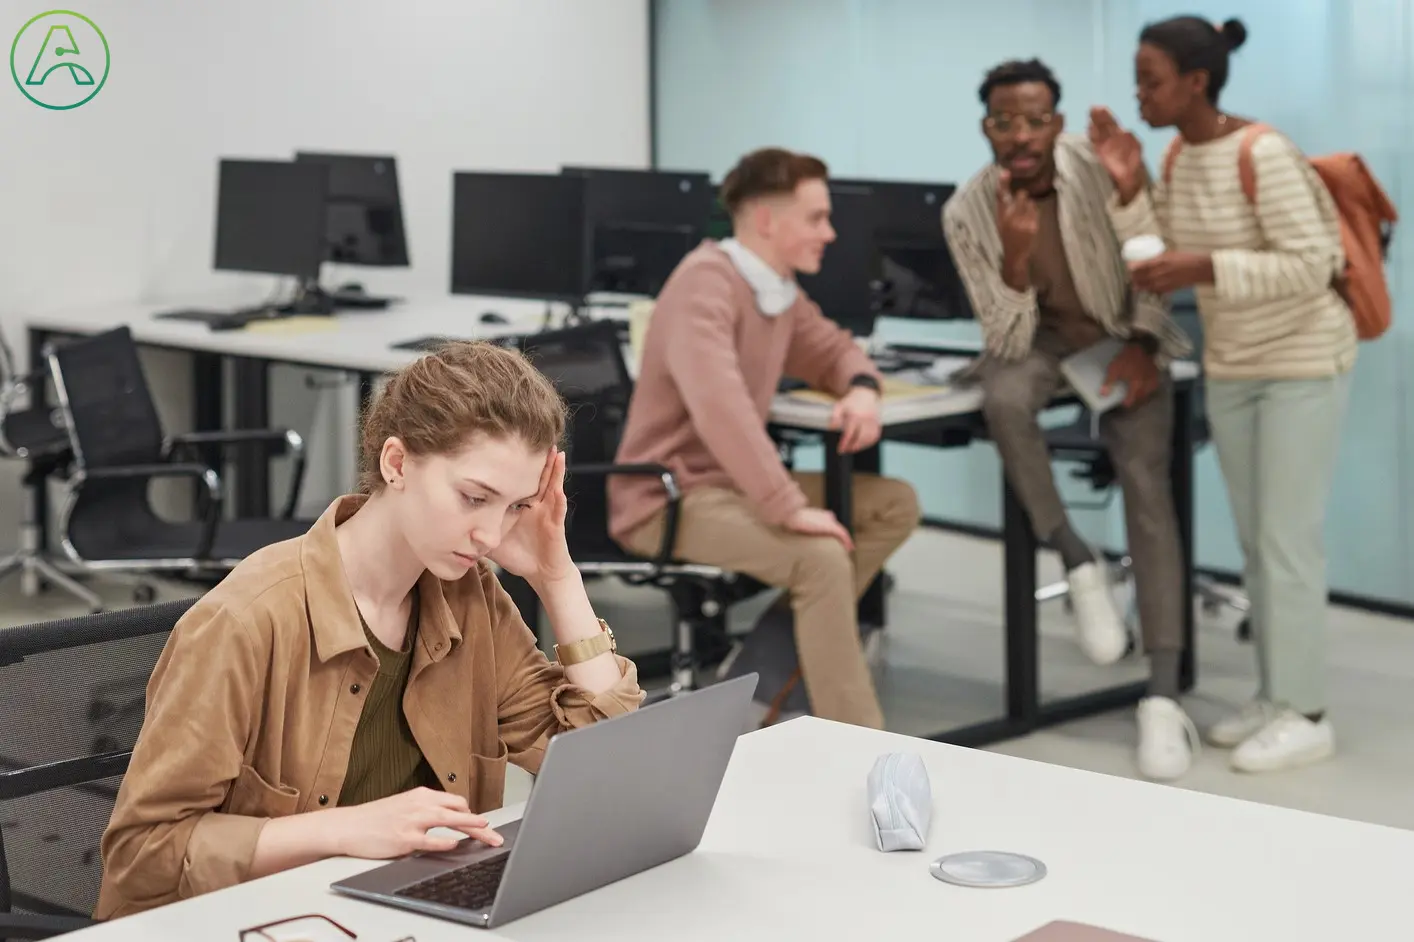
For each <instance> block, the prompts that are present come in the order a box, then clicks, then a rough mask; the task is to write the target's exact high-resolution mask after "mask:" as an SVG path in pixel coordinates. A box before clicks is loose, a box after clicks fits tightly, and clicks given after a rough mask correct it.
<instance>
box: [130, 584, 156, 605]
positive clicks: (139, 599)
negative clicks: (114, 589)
mask: <svg viewBox="0 0 1414 942" xmlns="http://www.w3.org/2000/svg"><path fill="white" fill-rule="evenodd" d="M156 599H157V589H156V587H154V586H150V585H148V584H147V583H145V582H144V583H142V584H141V585H139V586H137V588H135V589H133V601H134V602H136V603H138V604H139V605H151V604H152V603H153V602H154V601H155V600H156Z"/></svg>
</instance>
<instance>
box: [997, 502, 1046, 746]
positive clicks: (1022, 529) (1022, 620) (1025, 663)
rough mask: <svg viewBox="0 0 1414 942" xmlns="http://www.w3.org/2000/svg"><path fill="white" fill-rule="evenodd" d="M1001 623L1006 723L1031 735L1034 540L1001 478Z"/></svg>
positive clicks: (1037, 696)
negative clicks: (1004, 651) (1004, 640)
mask: <svg viewBox="0 0 1414 942" xmlns="http://www.w3.org/2000/svg"><path fill="white" fill-rule="evenodd" d="M1002 488H1003V497H1002V541H1003V554H1004V562H1003V573H1004V575H1003V579H1004V583H1003V589H1002V592H1003V594H1004V596H1005V600H1004V603H1003V613H1004V614H1003V617H1004V618H1005V619H1006V715H1007V720H1008V721H1010V722H1012V723H1016V724H1020V727H1021V728H1023V729H1030V728H1032V727H1033V726H1034V724H1035V723H1036V721H1037V719H1038V717H1039V715H1040V711H1041V673H1040V659H1041V650H1040V649H1041V641H1040V635H1039V628H1038V626H1037V623H1036V552H1037V542H1036V534H1035V533H1033V532H1032V530H1031V518H1030V517H1029V516H1028V515H1027V513H1026V508H1025V507H1024V506H1023V505H1022V503H1021V498H1020V497H1018V496H1017V494H1016V492H1015V491H1014V490H1012V488H1011V485H1010V484H1008V483H1006V481H1005V476H1003V484H1002Z"/></svg>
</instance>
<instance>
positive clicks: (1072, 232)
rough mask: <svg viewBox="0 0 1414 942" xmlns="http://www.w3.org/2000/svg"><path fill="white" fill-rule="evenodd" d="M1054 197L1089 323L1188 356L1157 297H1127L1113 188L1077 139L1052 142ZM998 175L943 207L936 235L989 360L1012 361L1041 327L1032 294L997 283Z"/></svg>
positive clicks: (982, 178) (983, 176) (979, 179)
mask: <svg viewBox="0 0 1414 942" xmlns="http://www.w3.org/2000/svg"><path fill="white" fill-rule="evenodd" d="M1055 159H1056V198H1057V200H1058V201H1059V205H1058V209H1059V216H1060V227H1061V242H1062V243H1063V244H1064V246H1065V254H1066V258H1067V259H1068V260H1069V262H1070V274H1071V277H1072V278H1073V279H1074V280H1075V289H1076V292H1077V293H1078V294H1079V296H1080V300H1081V302H1082V303H1083V304H1084V305H1085V310H1087V311H1088V312H1089V313H1090V315H1091V316H1092V317H1094V318H1095V320H1096V321H1098V322H1099V324H1100V325H1101V326H1102V327H1103V328H1104V329H1105V331H1106V332H1107V333H1109V334H1110V335H1111V336H1115V337H1130V336H1134V335H1135V334H1137V333H1148V334H1151V335H1153V336H1154V337H1156V338H1158V340H1159V349H1160V351H1161V353H1162V354H1163V355H1164V356H1165V357H1181V356H1184V355H1186V354H1187V353H1189V352H1190V350H1191V349H1192V346H1191V344H1190V343H1189V341H1188V338H1187V336H1186V335H1185V334H1184V333H1183V332H1182V331H1181V330H1179V329H1178V327H1177V325H1175V324H1174V323H1173V321H1172V319H1170V317H1169V312H1168V305H1167V303H1166V301H1165V300H1164V299H1163V298H1160V297H1158V296H1156V295H1152V294H1147V293H1144V292H1137V291H1134V290H1133V288H1132V286H1131V285H1130V282H1129V271H1128V269H1127V268H1126V266H1125V263H1124V260H1123V259H1122V258H1121V257H1120V253H1119V249H1120V243H1119V240H1118V238H1117V237H1116V235H1115V231H1114V227H1113V225H1112V224H1111V221H1110V216H1109V212H1108V206H1109V200H1110V196H1111V194H1113V193H1114V183H1113V182H1112V181H1111V180H1110V176H1109V174H1108V173H1107V172H1106V171H1105V168H1104V167H1102V166H1101V165H1100V162H1099V160H1098V159H1097V158H1096V157H1095V153H1094V151H1093V150H1092V149H1091V147H1090V142H1089V141H1088V140H1086V139H1085V138H1083V137H1080V136H1077V135H1071V134H1062V135H1060V136H1059V137H1058V138H1057V139H1056V149H1055ZM999 175H1000V169H999V168H998V167H997V166H996V165H995V164H992V165H988V166H987V167H986V168H984V169H983V170H982V171H981V172H979V173H978V174H977V175H976V176H974V177H973V178H972V179H971V180H969V181H968V182H967V183H966V184H964V185H963V186H962V187H961V188H960V189H958V191H957V192H956V193H954V194H953V196H952V198H951V199H949V200H948V201H947V202H946V203H945V204H944V205H943V232H944V233H945V235H946V236H947V240H948V246H949V248H950V249H951V250H952V254H953V259H954V262H955V263H956V265H957V270H958V273H959V274H960V275H961V276H962V283H963V285H964V286H965V287H966V288H967V293H968V297H969V298H970V299H971V301H972V309H973V311H974V312H975V313H976V315H977V320H978V321H979V323H980V324H981V326H982V335H983V338H984V341H985V343H986V352H987V354H988V355H989V356H992V357H996V358H998V359H1003V360H1019V359H1021V358H1022V357H1024V356H1026V354H1027V353H1029V352H1030V350H1031V345H1032V341H1033V339H1034V338H1035V335H1036V326H1037V324H1038V322H1039V321H1040V313H1039V309H1038V308H1037V306H1036V292H1035V291H1034V290H1033V289H1029V288H1028V289H1027V290H1026V291H1016V290H1015V289H1013V288H1011V287H1010V286H1008V285H1007V284H1006V283H1005V282H1004V281H1002V240H1001V234H1000V233H999V232H998V231H997V182H998V177H999Z"/></svg>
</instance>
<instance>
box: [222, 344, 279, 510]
mask: <svg viewBox="0 0 1414 942" xmlns="http://www.w3.org/2000/svg"><path fill="white" fill-rule="evenodd" d="M231 369H232V373H233V377H232V378H233V385H234V387H235V393H236V401H235V427H236V428H237V429H265V428H269V427H270V382H269V374H270V364H269V363H267V362H265V361H264V360H252V359H249V358H247V357H234V358H232V360H231ZM234 493H235V516H236V517H237V518H238V519H239V518H248V517H269V516H270V514H271V512H272V511H271V509H270V454H269V452H267V451H265V450H264V449H260V448H242V449H239V450H238V454H237V455H236V487H235V492H234Z"/></svg>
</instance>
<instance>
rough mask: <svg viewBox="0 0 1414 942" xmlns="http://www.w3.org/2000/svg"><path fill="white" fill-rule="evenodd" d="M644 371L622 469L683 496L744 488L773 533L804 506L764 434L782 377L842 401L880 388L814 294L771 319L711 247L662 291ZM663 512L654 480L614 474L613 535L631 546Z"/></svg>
mask: <svg viewBox="0 0 1414 942" xmlns="http://www.w3.org/2000/svg"><path fill="white" fill-rule="evenodd" d="M642 363H643V365H642V368H641V369H640V371H639V376H638V382H637V385H636V387H635V389H634V394H633V401H632V403H631V404H630V406H629V410H628V421H627V425H626V428H625V429H624V435H623V440H622V441H621V442H620V444H619V452H618V461H619V462H620V463H622V464H638V463H651V464H661V465H664V466H665V467H667V468H668V469H669V470H671V471H672V472H673V474H674V475H675V476H676V478H677V481H678V484H679V486H680V487H682V489H683V490H684V491H687V490H690V489H692V488H694V487H703V486H714V487H729V488H734V489H736V490H737V491H740V492H741V493H742V494H744V495H745V496H746V497H747V499H748V500H750V502H751V503H752V504H753V505H754V506H755V507H756V509H757V511H758V512H759V513H760V515H761V518H762V519H763V520H764V521H765V522H766V523H770V524H780V523H782V522H784V521H785V520H786V519H787V518H788V517H790V515H791V514H793V513H794V512H795V511H796V510H797V509H799V508H800V507H803V506H805V503H806V501H805V495H804V494H803V493H802V492H801V490H800V487H799V486H798V485H796V483H795V481H794V480H793V479H792V478H791V476H790V474H789V472H787V471H786V469H785V466H784V465H782V464H781V459H780V455H779V454H778V452H777V450H776V446H775V444H774V443H773V442H772V441H771V437H770V435H768V434H767V432H766V420H767V415H768V414H769V412H770V409H771V400H772V398H773V397H774V396H775V394H776V389H777V386H778V385H779V383H780V381H781V377H782V376H783V375H789V376H791V377H794V378H796V379H800V380H803V381H805V382H807V383H809V384H810V385H811V386H812V387H814V388H817V389H823V390H826V391H829V392H832V393H835V394H837V395H843V394H844V393H845V392H847V391H848V389H849V384H850V380H851V379H852V378H853V377H854V376H857V375H859V374H865V375H868V376H872V377H874V378H875V379H876V380H881V377H880V375H879V372H878V370H877V369H876V368H875V366H874V364H873V363H872V362H871V361H870V360H869V357H868V356H867V355H866V354H865V353H864V351H863V350H861V349H860V348H859V347H858V346H857V345H856V344H855V343H854V340H853V338H852V337H851V336H850V334H849V333H848V332H847V331H845V330H842V329H841V328H839V327H837V326H836V325H835V324H834V323H833V322H831V321H829V320H827V319H826V318H825V316H824V315H823V314H821V313H820V308H819V306H818V305H817V304H815V302H813V301H811V300H810V299H809V298H808V297H806V295H805V292H803V291H802V292H800V295H799V297H798V298H797V299H796V301H795V303H794V304H793V305H791V307H790V308H788V309H787V310H786V311H784V312H783V313H781V314H780V315H778V316H775V317H768V316H766V315H765V314H762V313H761V311H760V310H759V309H758V307H757V305H756V298H755V295H754V294H753V293H752V290H751V287H750V285H748V284H747V282H746V279H744V278H743V277H742V276H741V274H740V273H739V272H738V271H737V269H736V266H734V265H733V264H732V262H731V259H730V258H728V257H727V254H726V253H725V252H723V251H722V250H721V249H720V248H719V247H718V246H717V244H716V243H715V242H713V241H710V240H708V241H705V242H703V243H702V244H701V245H700V246H699V247H698V248H696V249H694V250H693V251H692V252H691V253H689V254H688V256H687V257H686V258H684V259H683V261H682V263H681V264H680V265H679V266H678V268H677V270H676V271H675V272H674V273H673V275H672V277H670V278H669V279H668V282H667V283H666V284H665V285H664V286H663V290H662V291H661V292H660V293H659V295H658V300H657V303H656V305H655V306H654V310H653V319H652V321H651V322H650V323H649V326H648V331H647V333H646V335H645V337H644V341H643V357H642ZM665 503H666V495H665V494H664V492H663V486H662V483H661V482H660V481H658V480H657V479H656V478H645V477H638V476H624V475H616V476H614V477H613V478H611V480H610V482H609V532H610V533H611V534H612V535H613V536H614V538H615V539H619V540H622V539H623V538H624V536H625V535H627V534H629V533H631V532H632V531H633V530H634V529H636V528H637V527H639V526H641V525H642V524H643V523H645V522H647V521H648V520H649V519H650V518H651V517H652V516H653V515H654V514H655V513H656V512H657V511H658V510H660V509H661V508H662V507H663V505H664V504H665Z"/></svg>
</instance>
